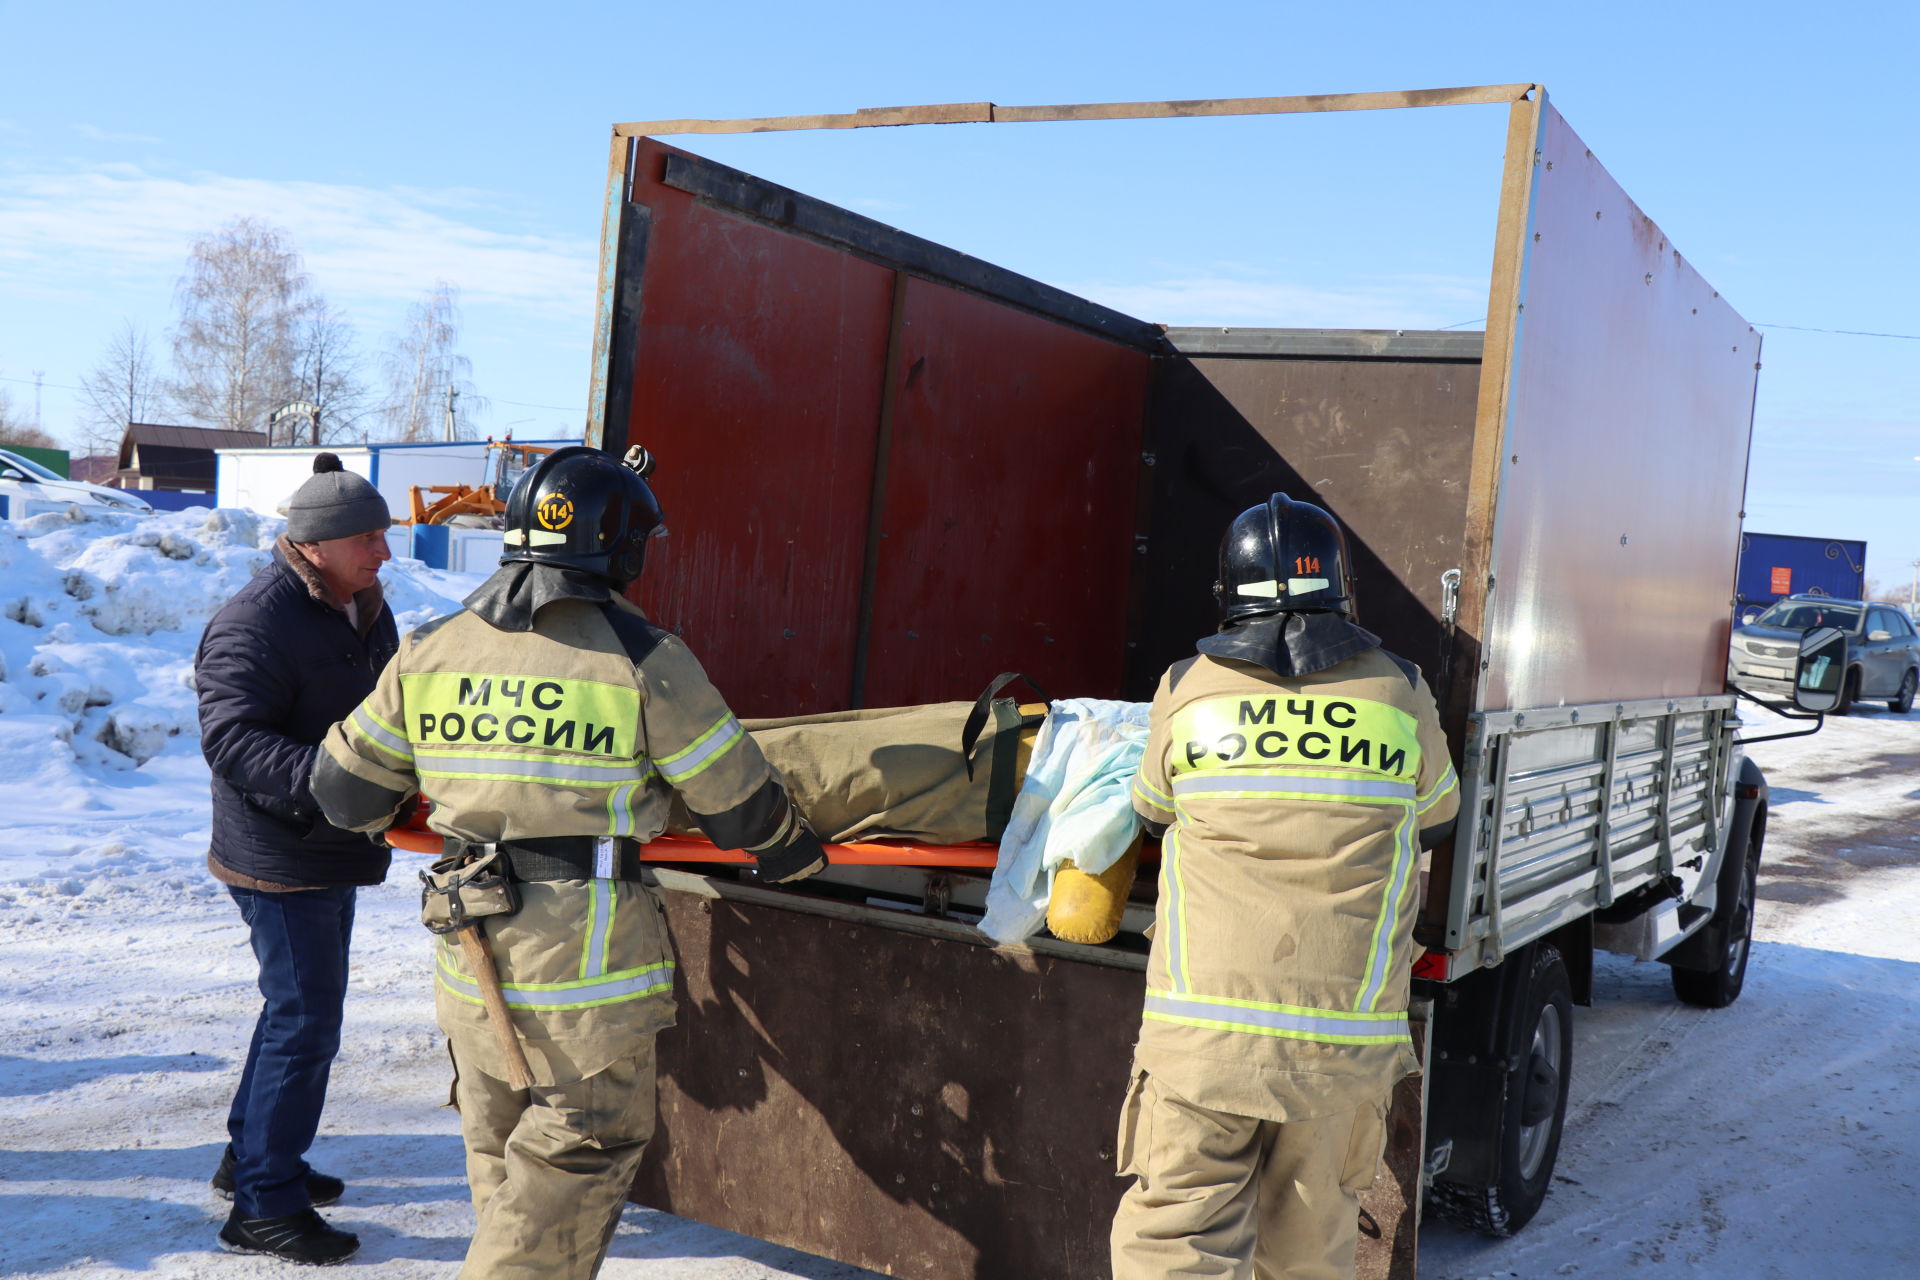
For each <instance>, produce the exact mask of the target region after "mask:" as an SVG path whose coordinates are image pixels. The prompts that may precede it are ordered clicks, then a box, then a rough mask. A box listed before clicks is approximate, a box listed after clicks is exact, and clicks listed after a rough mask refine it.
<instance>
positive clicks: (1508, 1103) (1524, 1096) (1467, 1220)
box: [1430, 945, 1573, 1236]
mask: <svg viewBox="0 0 1920 1280" xmlns="http://www.w3.org/2000/svg"><path fill="white" fill-rule="evenodd" d="M1517 987H1518V989H1517V990H1516V992H1515V996H1514V1001H1515V1002H1514V1005H1513V1006H1512V1009H1511V1012H1512V1013H1513V1014H1514V1015H1515V1016H1514V1018H1513V1020H1512V1022H1511V1023H1510V1024H1509V1025H1511V1026H1513V1027H1514V1028H1515V1029H1516V1032H1517V1034H1516V1035H1515V1036H1514V1039H1513V1041H1511V1042H1510V1043H1512V1044H1513V1046H1514V1051H1513V1053H1512V1055H1511V1058H1510V1065H1509V1067H1508V1072H1507V1080H1506V1091H1505V1092H1506V1097H1505V1100H1504V1104H1503V1110H1502V1114H1501V1117H1500V1135H1499V1139H1498V1142H1497V1156H1498V1160H1497V1164H1498V1173H1497V1175H1496V1176H1495V1177H1494V1178H1493V1180H1492V1182H1491V1183H1490V1184H1489V1185H1487V1186H1461V1185H1458V1184H1455V1183H1449V1182H1435V1183H1434V1184H1433V1186H1432V1188H1431V1190H1430V1194H1431V1198H1432V1203H1433V1206H1434V1208H1435V1209H1436V1210H1437V1211H1438V1212H1439V1213H1440V1216H1442V1217H1444V1218H1446V1219H1448V1220H1449V1221H1451V1222H1455V1223H1458V1224H1459V1225H1460V1226H1463V1227H1467V1228H1469V1229H1470V1230H1474V1231H1479V1232H1483V1233H1485V1234H1487V1235H1491V1236H1510V1235H1513V1234H1514V1233H1515V1232H1517V1231H1519V1230H1520V1228H1522V1227H1524V1226H1526V1225H1527V1223H1529V1222H1531V1221H1532V1220H1533V1215H1534V1214H1536V1213H1538V1212H1539V1211H1540V1205H1541V1204H1542V1203H1543V1202H1544V1201H1545V1200H1546V1198H1547V1187H1548V1185H1549V1184H1551V1183H1552V1181H1553V1165H1554V1161H1555V1160H1556V1159H1557V1158H1558V1156H1559V1154H1560V1133H1561V1130H1562V1129H1563V1128H1564V1127H1565V1125H1566V1120H1567V1084H1568V1081H1569V1080H1570V1079H1571V1075H1570V1072H1571V1069H1572V1066H1573V986H1572V983H1571V981H1570V980H1569V979H1568V977H1567V965H1566V961H1565V960H1563V959H1562V958H1561V956H1560V952H1559V951H1558V949H1556V948H1554V947H1552V946H1547V945H1542V946H1540V947H1539V948H1538V949H1536V950H1535V951H1534V954H1533V962H1532V964H1531V966H1530V967H1529V969H1528V973H1527V978H1526V981H1524V982H1522V983H1519V984H1517Z"/></svg>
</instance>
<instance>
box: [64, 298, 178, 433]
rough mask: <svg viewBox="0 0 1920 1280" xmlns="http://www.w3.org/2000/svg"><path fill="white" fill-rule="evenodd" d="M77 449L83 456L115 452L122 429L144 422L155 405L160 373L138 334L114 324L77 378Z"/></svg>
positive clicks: (144, 339) (156, 408) (128, 325)
mask: <svg viewBox="0 0 1920 1280" xmlns="http://www.w3.org/2000/svg"><path fill="white" fill-rule="evenodd" d="M80 391H81V396H82V399H81V420H80V445H81V448H83V449H85V450H86V452H87V453H88V454H92V455H102V454H115V453H118V452H119V450H120V441H121V440H122V439H123V438H125V436H126V431H127V426H128V424H130V423H134V422H150V421H152V420H153V415H154V414H155V413H157V412H158V411H159V409H160V406H161V389H160V372H159V369H158V368H157V367H156V365H155V363H154V358H153V349H152V347H151V346H150V345H149V344H148V342H147V335H146V332H145V331H144V330H141V329H136V328H135V327H134V325H133V321H131V320H123V321H121V322H120V328H119V329H118V330H116V331H115V332H114V335H113V338H112V340H111V341H109V342H108V343H107V352H106V354H105V355H104V356H102V357H101V358H100V363H99V364H97V365H95V366H94V367H93V369H92V370H91V371H90V372H88V373H87V374H86V376H84V377H83V378H81V379H80Z"/></svg>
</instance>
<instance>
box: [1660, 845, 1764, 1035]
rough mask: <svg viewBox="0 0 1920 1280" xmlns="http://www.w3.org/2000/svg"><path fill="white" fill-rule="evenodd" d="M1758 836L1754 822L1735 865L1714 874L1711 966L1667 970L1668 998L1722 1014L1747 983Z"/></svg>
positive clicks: (1709, 925)
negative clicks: (1716, 876) (1670, 974)
mask: <svg viewBox="0 0 1920 1280" xmlns="http://www.w3.org/2000/svg"><path fill="white" fill-rule="evenodd" d="M1762 838H1763V836H1762V831H1761V827H1760V824H1759V823H1758V822H1757V821H1756V822H1755V824H1754V827H1753V829H1752V830H1751V831H1750V832H1749V833H1748V836H1747V843H1746V847H1745V848H1744V849H1742V850H1741V851H1740V857H1739V858H1738V860H1736V861H1731V862H1728V863H1727V865H1725V866H1724V867H1722V868H1721V869H1720V882H1719V884H1718V885H1717V886H1716V889H1715V903H1714V908H1713V918H1712V919H1711V920H1709V921H1707V924H1706V927H1705V931H1706V932H1707V934H1708V937H1707V939H1706V942H1707V946H1708V948H1709V953H1710V954H1711V955H1712V957H1713V960H1712V964H1713V967H1712V968H1710V969H1683V968H1681V967H1680V966H1679V965H1674V966H1673V994H1674V995H1676V996H1678V997H1679V998H1680V1000H1681V1001H1682V1002H1683V1003H1686V1004H1691V1005H1698V1006H1699V1007H1700V1008H1702V1009H1724V1008H1726V1007H1727V1006H1728V1005H1730V1004H1732V1003H1733V1002H1734V1001H1735V1000H1738V999H1739V998H1740V991H1741V989H1742V988H1743V987H1745V986H1746V983H1747V957H1748V956H1749V955H1750V954H1751V953H1752V951H1753V904H1754V899H1755V897H1756V896H1757V891H1758V889H1759V884H1760V842H1761V839H1762Z"/></svg>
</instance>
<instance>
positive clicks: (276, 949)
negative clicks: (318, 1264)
mask: <svg viewBox="0 0 1920 1280" xmlns="http://www.w3.org/2000/svg"><path fill="white" fill-rule="evenodd" d="M227 892H229V893H231V894H232V895H233V900H234V901H235V902H236V903H238V904H239V905H240V916H241V918H242V919H244V920H245V921H246V922H247V927H248V928H249V929H250V930H251V931H252V934H253V954H254V956H255V957H256V958H257V959H258V960H259V961H260V994H261V995H262V996H263V997H265V999H266V1003H265V1004H263V1005H262V1006H261V1008H260V1020H259V1022H257V1023H255V1024H254V1028H253V1044H252V1045H251V1046H250V1047H249V1048H248V1049H247V1066H246V1070H245V1071H243V1072H242V1073H241V1075H240V1090H239V1092H237V1093H235V1094H234V1096H233V1108H232V1110H231V1111H229V1112H228V1113H227V1134H228V1136H229V1137H230V1138H231V1139H232V1141H233V1158H234V1167H233V1180H234V1195H233V1202H234V1205H235V1206H236V1207H237V1208H238V1209H239V1210H240V1212H241V1214H242V1215H243V1216H245V1217H249V1218H278V1217H283V1216H284V1215H286V1214H289V1213H298V1212H299V1211H300V1210H302V1209H305V1208H307V1207H309V1206H308V1200H307V1187H306V1178H307V1160H306V1155H307V1148H308V1147H309V1146H311V1145H313V1135H314V1133H315V1132H316V1131H317V1130H318V1129H319V1127H320V1108H321V1107H322V1106H323V1105H324V1104H325V1102H326V1100H327V1074H328V1072H329V1071H331V1070H332V1068H333V1056H334V1054H335V1053H337V1052H338V1051H339V1049H340V1018H341V1013H342V1011H343V1009H344V1008H345V1005H346V997H347V941H348V938H349V936H350V935H351V934H352V932H353V901H354V892H355V890H354V889H353V887H352V886H350V885H349V886H347V887H345V888H337V889H301V890H297V891H295V892H292V893H261V892H258V891H257V890H253V889H240V888H235V887H233V886H228V889H227Z"/></svg>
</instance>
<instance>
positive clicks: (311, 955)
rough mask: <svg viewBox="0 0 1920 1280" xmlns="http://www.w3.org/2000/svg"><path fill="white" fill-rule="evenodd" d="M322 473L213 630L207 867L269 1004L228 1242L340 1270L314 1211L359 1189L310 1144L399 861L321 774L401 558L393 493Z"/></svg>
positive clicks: (229, 1160)
mask: <svg viewBox="0 0 1920 1280" xmlns="http://www.w3.org/2000/svg"><path fill="white" fill-rule="evenodd" d="M314 472H315V474H314V475H312V476H311V477H309V478H308V479H307V481H306V482H305V483H304V484H302V485H301V486H300V488H299V491H298V492H296V493H295V494H294V495H293V499H292V501H291V502H290V503H289V504H288V505H287V509H286V510H287V528H286V532H285V533H284V534H282V535H281V537H280V538H279V540H278V541H277V542H276V543H275V544H274V548H273V560H272V562H271V563H270V564H268V565H267V566H266V567H265V568H263V569H262V570H261V571H260V572H259V573H258V574H256V575H254V577H253V579H252V580H251V581H250V582H248V583H247V585H246V586H244V587H242V588H241V589H240V590H239V591H238V592H237V593H236V594H235V595H234V597H233V598H232V599H231V600H229V601H227V603H226V604H224V605H223V606H221V608H220V611H219V612H218V613H216V614H214V616H213V619H212V621H210V622H209V623H208V624H207V630H206V634H205V635H203V636H202V637H201V639H200V650H199V653H198V654H197V655H196V657H195V660H194V678H195V682H196V687H197V688H198V690H199V696H200V744H201V749H202V750H203V751H204V752H205V753H206V757H207V763H208V764H209V765H210V766H211V769H212V774H213V835H212V840H211V843H210V847H209V849H208V853H207V866H208V869H209V870H210V871H211V872H212V873H213V876H214V878H215V879H217V880H219V881H220V882H221V883H222V884H224V885H226V887H227V891H228V892H229V893H230V894H232V895H233V899H234V902H235V903H236V904H237V905H238V906H239V908H240V915H241V917H242V918H243V919H244V920H245V921H246V924H247V928H248V930H249V932H250V933H251V935H252V942H253V951H254V955H255V957H256V958H257V959H258V960H259V963H260V979H259V981H260V994H261V996H262V997H263V999H264V1003H263V1004H262V1006H261V1010H260V1019H259V1023H258V1025H256V1026H255V1028H254V1032H253V1042H252V1045H251V1046H250V1048H249V1049H248V1051H247V1058H246V1066H245V1068H244V1069H243V1070H242V1072H241V1075H240V1084H239V1088H238V1090H237V1091H236V1092H235V1094H234V1099H233V1106H232V1108H231V1110H230V1111H229V1113H228V1116H227V1135H228V1138H229V1140H230V1141H229V1145H228V1147H227V1149H226V1153H225V1154H224V1156H223V1157H222V1158H221V1161H220V1167H219V1169H218V1171H217V1172H216V1173H215V1174H214V1177H213V1188H214V1190H215V1191H216V1192H218V1193H219V1194H221V1195H222V1196H226V1197H230V1198H231V1199H232V1200H233V1202H234V1203H233V1210H232V1213H231V1214H230V1215H229V1217H228V1218H227V1222H226V1225H225V1226H223V1227H222V1228H221V1229H220V1241H221V1243H222V1244H223V1245H224V1246H226V1247H227V1248H229V1249H232V1250H235V1251H237V1252H242V1253H265V1254H271V1255H272V1256H274V1257H277V1258H280V1259H282V1260H284V1261H287V1262H297V1263H309V1264H326V1263H333V1262H340V1261H343V1260H344V1259H346V1258H347V1257H348V1256H350V1255H351V1254H352V1253H353V1252H354V1250H355V1249H356V1248H358V1247H359V1240H358V1239H357V1238H356V1237H355V1236H353V1235H352V1234H350V1233H349V1232H345V1231H341V1230H338V1229H336V1228H335V1227H332V1226H330V1225H328V1223H327V1222H326V1221H325V1220H324V1219H323V1218H321V1216H320V1215H319V1214H318V1213H315V1212H314V1206H315V1205H323V1204H331V1203H332V1202H333V1201H335V1200H337V1199H339V1198H340V1196H341V1194H342V1193H343V1192H344V1190H345V1186H344V1184H343V1183H342V1182H341V1181H340V1179H338V1178H334V1177H330V1176H328V1175H327V1174H324V1173H319V1172H316V1171H315V1170H313V1169H312V1168H311V1167H310V1166H308V1164H307V1161H306V1152H307V1148H308V1147H309V1146H310V1145H311V1144H312V1142H313V1137H314V1134H315V1132H316V1131H317V1129H318V1128H319V1124H320V1112H321V1108H322V1106H323V1105H324V1103H325V1101H326V1091H327V1077H328V1074H329V1072H330V1070H331V1069H332V1066H333V1058H334V1054H335V1053H336V1052H337V1051H338V1049H339V1047H340V1022H341V1015H342V1011H343V1008H344V1005H345V1000H346V984H347V944H348V940H349V937H350V935H351V933H352V929H353V908H354V896H355V893H356V891H357V889H358V887H359V886H360V885H373V884H379V883H380V882H381V881H382V880H384V879H385V878H386V874H387V863H388V858H389V856H390V855H389V853H388V850H387V848H386V847H385V846H384V845H381V844H375V843H372V842H370V841H369V840H368V839H367V837H365V836H362V835H356V834H354V833H353V832H350V831H343V830H341V829H340V828H338V827H336V826H333V825H332V824H331V823H329V822H328V821H327V820H326V818H325V817H324V816H323V815H322V814H321V813H320V809H319V806H318V805H316V804H315V803H314V799H313V795H312V793H311V792H310V791H309V790H308V789H307V778H308V776H309V775H310V774H311V773H312V772H313V759H314V753H315V751H316V750H317V749H318V746H319V743H320V740H321V739H322V738H323V737H325V736H326V732H327V729H328V727H329V726H331V725H332V724H333V723H334V722H335V721H338V720H341V719H344V718H345V717H346V716H347V715H348V714H349V713H350V712H352V710H353V709H354V707H356V706H357V705H359V703H360V701H361V699H363V698H365V697H366V696H367V695H368V694H369V693H371V692H372V691H373V687H374V683H375V681H376V679H377V678H378V677H379V675H380V671H381V668H383V667H385V666H386V664H387V660H388V659H389V658H391V657H392V656H393V653H394V650H395V649H396V648H397V647H398V636H397V635H396V633H395V629H394V622H393V612H392V611H391V610H390V609H388V608H387V605H386V602H385V600H384V599H383V598H382V595H381V591H380V582H379V576H380V566H381V565H382V564H384V563H385V562H386V561H387V560H388V559H389V558H390V556H391V553H390V552H389V551H388V550H387V527H388V524H389V518H388V513H387V504H386V501H385V500H384V499H383V498H381V496H380V492H379V490H377V489H375V488H374V487H373V486H372V485H371V484H369V483H367V481H366V480H364V479H362V478H361V477H360V476H357V475H354V474H353V473H351V472H348V471H343V470H341V467H340V460H339V458H337V457H335V456H334V455H333V454H331V453H323V454H320V455H319V456H318V457H317V458H315V459H314Z"/></svg>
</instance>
